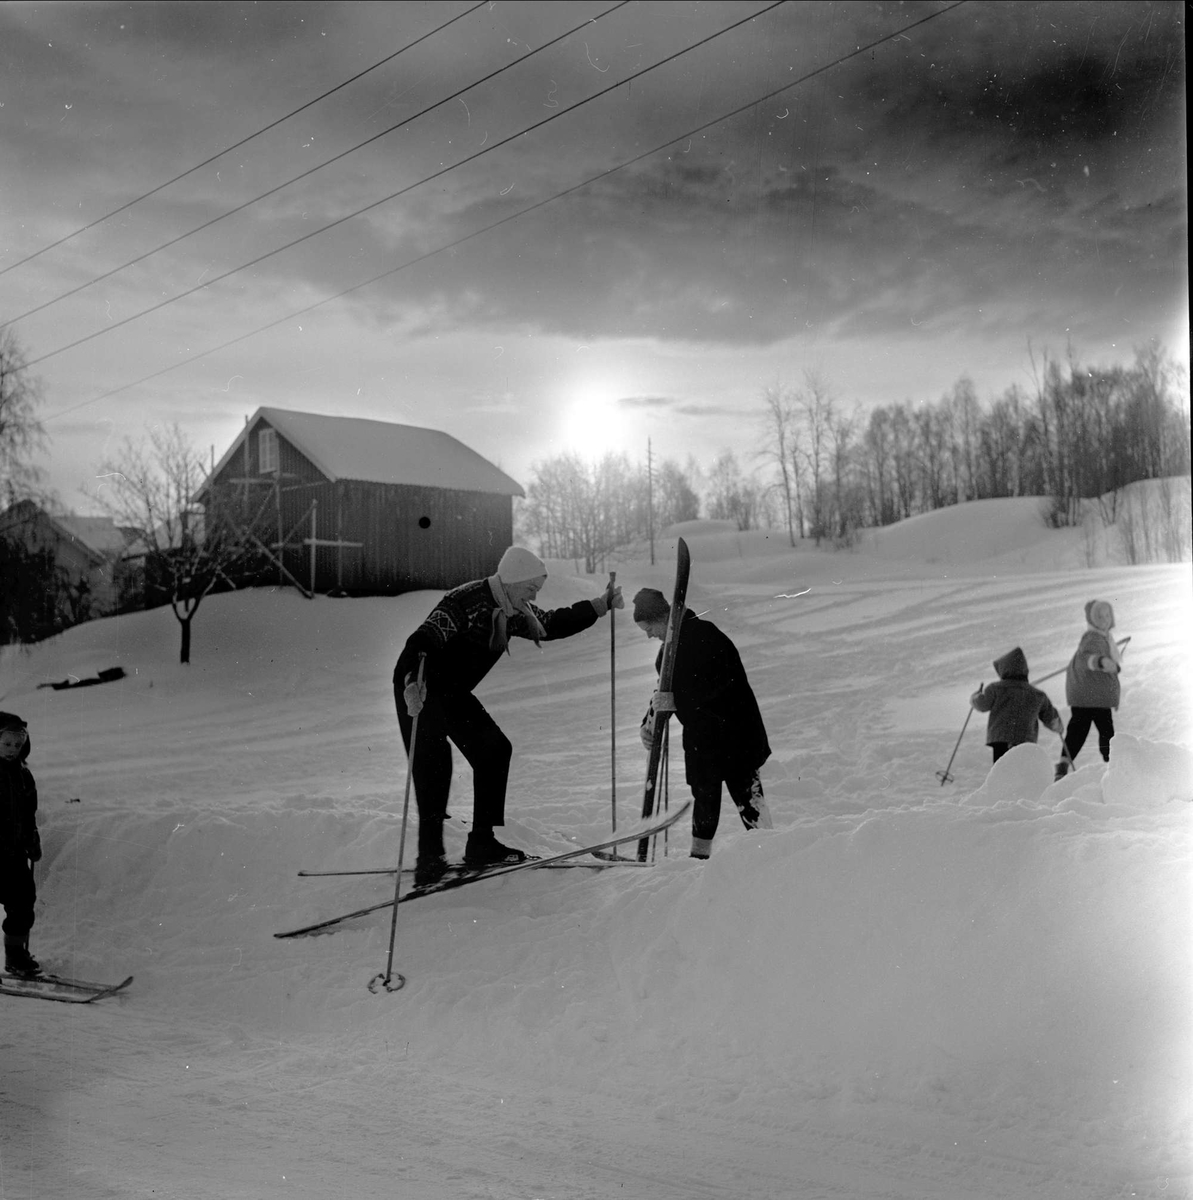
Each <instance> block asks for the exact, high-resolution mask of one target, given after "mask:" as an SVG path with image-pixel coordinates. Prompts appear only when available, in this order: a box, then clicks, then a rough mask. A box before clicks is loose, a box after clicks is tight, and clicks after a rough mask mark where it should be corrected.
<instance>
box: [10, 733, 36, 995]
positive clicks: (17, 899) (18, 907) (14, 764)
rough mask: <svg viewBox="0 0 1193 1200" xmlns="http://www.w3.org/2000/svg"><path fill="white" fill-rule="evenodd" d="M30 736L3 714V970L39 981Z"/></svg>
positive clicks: (33, 800) (33, 793)
mask: <svg viewBox="0 0 1193 1200" xmlns="http://www.w3.org/2000/svg"><path fill="white" fill-rule="evenodd" d="M28 757H29V733H28V730H27V728H26V726H25V722H24V721H22V720H21V718H20V717H18V716H16V715H15V714H14V713H7V712H0V904H2V905H3V906H4V913H5V916H4V970H5V971H6V972H7V973H8V974H10V975H24V976H32V975H37V974H38V973H39V972H40V971H41V967H40V966H39V965H38V963H37V961H36V960H35V959H34V958H33V956H32V955H31V954H30V953H29V931H30V929H32V928H33V905H34V903H35V901H36V900H37V890H36V887H35V885H34V882H33V864H34V863H35V862H37V861H38V859H40V858H41V838H40V837H39V835H38V832H37V785H36V784H35V783H34V781H33V772H32V771H30V770H29V768H28V767H27V766H26V765H25V760H26V759H27V758H28Z"/></svg>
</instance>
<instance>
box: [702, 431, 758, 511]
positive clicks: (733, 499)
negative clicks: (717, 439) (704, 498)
mask: <svg viewBox="0 0 1193 1200" xmlns="http://www.w3.org/2000/svg"><path fill="white" fill-rule="evenodd" d="M758 502H759V494H758V486H757V485H756V484H755V483H753V482H752V481H751V480H749V479H746V478H745V476H743V475H742V472H741V468H740V467H739V466H738V464H737V459H736V457H735V456H734V454H733V451H732V450H725V451H723V452H722V453H721V454H719V455H717V458H716V461H715V462H714V463H713V465H712V470H711V471H710V472H709V492H708V515H709V516H710V517H712V518H713V519H714V520H718V521H732V522H733V523H734V524H735V525H736V526H737V527H738V529H743V530H744V529H753V528H754V526H755V524H756V523H757V518H758Z"/></svg>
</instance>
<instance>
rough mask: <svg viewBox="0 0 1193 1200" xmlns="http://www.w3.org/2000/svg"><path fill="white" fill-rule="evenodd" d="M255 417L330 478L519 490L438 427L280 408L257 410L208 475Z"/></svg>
mask: <svg viewBox="0 0 1193 1200" xmlns="http://www.w3.org/2000/svg"><path fill="white" fill-rule="evenodd" d="M261 420H264V421H266V422H268V424H269V425H271V426H272V427H273V428H274V429H276V430H277V431H278V433H280V434H281V435H282V436H283V437H284V438H286V440H287V441H289V442H290V444H291V445H293V446H294V447H295V449H297V450H299V451H300V452H301V453H302V454H303V455H304V456H305V457H306V458H307V459H309V460H310V462H311V463H312V464H313V465H314V466H315V467H316V468H317V469H318V470H319V471H320V472H321V473H322V474H323V475H324V476H326V478H327V479H328V481H329V482H332V483H334V482H336V481H338V480H341V479H354V480H359V481H361V482H364V483H386V484H404V485H407V486H411V487H434V488H449V489H452V490H454V491H462V492H488V493H490V494H491V495H498V496H522V495H525V493H524V492H523V490H522V488H521V486H520V485H519V484H518V483H517V482H515V481H514V480H513V479H511V478H510V477H509V476H508V475H507V474H505V472H504V471H502V470H500V469H499V468H497V467H495V466H494V465H493V464H492V463H491V462H489V460H488V459H486V458H482V457H481V455H479V454H477V452H476V451H475V450H471V449H469V447H467V446H465V445H464V443H463V442H461V441H458V440H457V439H456V438H454V437H452V436H451V434H449V433H443V432H442V431H441V430H438V429H424V428H421V427H420V426H417V425H396V424H394V423H392V422H390V421H374V420H370V419H369V418H367V417H331V416H325V415H323V414H320V413H307V412H295V411H294V410H293V409H286V408H267V407H262V408H259V409H257V411H256V412H255V413H254V414H253V415H252V417H250V418H249V421H248V424H246V425H245V427H244V429H243V430H241V432H240V435H239V436H238V437H237V438H236V440H235V441H234V442H233V443H232V445H231V446H230V447H229V448H228V450H227V452H226V453H225V454H224V456H223V458H221V459H220V461H219V462H218V463H217V464H216V465H215V468H214V469H213V470H212V472H211V478H213V479H214V478H216V477H217V476H218V475H219V474H220V472H221V470H223V468H224V467H225V466H226V465H227V464H228V463H229V462H231V461H232V459H233V458H234V457H235V455H236V454H237V453H238V452H239V451H240V448H241V446H242V445H243V442H244V439H245V438H246V437H248V436H249V435H250V434H251V432H252V431H253V429H254V428H255V427H256V426H257V424H258V423H259V421H261Z"/></svg>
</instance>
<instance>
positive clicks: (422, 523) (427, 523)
mask: <svg viewBox="0 0 1193 1200" xmlns="http://www.w3.org/2000/svg"><path fill="white" fill-rule="evenodd" d="M418 527H419V529H430V528H431V518H430V517H419V519H418Z"/></svg>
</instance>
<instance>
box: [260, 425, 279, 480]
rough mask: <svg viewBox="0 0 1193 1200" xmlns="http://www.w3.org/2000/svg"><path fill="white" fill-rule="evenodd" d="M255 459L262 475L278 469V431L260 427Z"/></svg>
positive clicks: (272, 472)
mask: <svg viewBox="0 0 1193 1200" xmlns="http://www.w3.org/2000/svg"><path fill="white" fill-rule="evenodd" d="M257 460H258V463H259V466H260V471H261V474H262V475H272V474H274V473H275V472H276V471H277V469H278V431H277V430H276V429H262V430H261V432H260V433H258V434H257Z"/></svg>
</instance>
